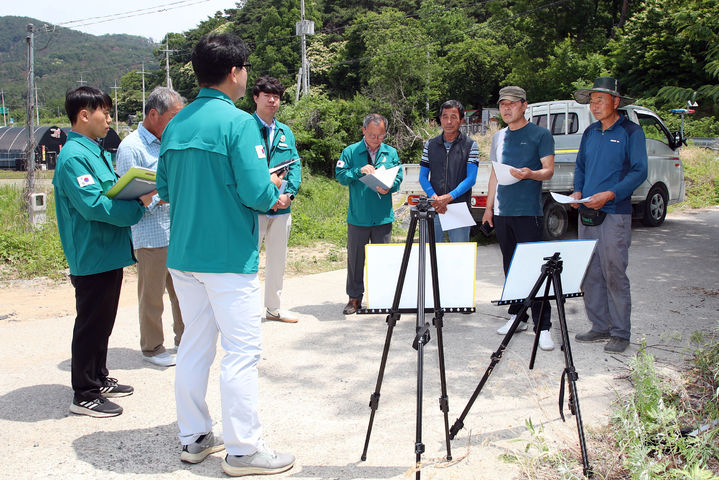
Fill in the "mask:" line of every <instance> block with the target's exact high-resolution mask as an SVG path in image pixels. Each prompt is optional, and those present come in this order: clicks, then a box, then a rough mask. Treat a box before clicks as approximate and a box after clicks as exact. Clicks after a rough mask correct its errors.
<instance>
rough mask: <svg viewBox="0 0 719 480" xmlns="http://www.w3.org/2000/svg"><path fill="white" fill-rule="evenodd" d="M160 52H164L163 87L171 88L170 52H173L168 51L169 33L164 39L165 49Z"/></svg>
mask: <svg viewBox="0 0 719 480" xmlns="http://www.w3.org/2000/svg"><path fill="white" fill-rule="evenodd" d="M160 51H161V52H165V86H167V88H172V79H171V78H170V52H174V51H175V50H170V34H169V33H168V34H167V36H166V37H165V49H164V50H160Z"/></svg>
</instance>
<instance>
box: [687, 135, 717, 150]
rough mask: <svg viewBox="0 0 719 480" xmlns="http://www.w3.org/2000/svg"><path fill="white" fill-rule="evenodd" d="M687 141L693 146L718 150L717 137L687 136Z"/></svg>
mask: <svg viewBox="0 0 719 480" xmlns="http://www.w3.org/2000/svg"><path fill="white" fill-rule="evenodd" d="M687 143H689V144H690V145H694V146H695V147H701V148H711V149H712V150H719V137H689V138H688V139H687Z"/></svg>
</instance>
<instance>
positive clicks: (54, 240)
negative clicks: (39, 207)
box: [0, 185, 67, 280]
mask: <svg viewBox="0 0 719 480" xmlns="http://www.w3.org/2000/svg"><path fill="white" fill-rule="evenodd" d="M22 193H23V190H22V188H20V187H17V186H12V185H4V186H0V222H1V224H2V229H0V266H1V268H0V279H1V280H10V279H15V278H34V277H50V278H53V279H58V278H62V277H63V275H64V273H65V269H66V268H67V262H66V261H65V256H64V255H63V252H62V246H61V245H60V235H59V234H58V232H57V227H56V224H57V222H56V220H55V201H54V196H53V195H52V193H50V194H48V196H47V222H46V223H45V225H43V226H41V227H39V228H36V229H31V228H29V227H28V216H27V211H26V210H25V206H24V204H23V201H22Z"/></svg>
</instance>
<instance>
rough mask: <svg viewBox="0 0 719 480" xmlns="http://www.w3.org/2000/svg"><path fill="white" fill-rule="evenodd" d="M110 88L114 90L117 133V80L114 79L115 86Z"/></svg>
mask: <svg viewBox="0 0 719 480" xmlns="http://www.w3.org/2000/svg"><path fill="white" fill-rule="evenodd" d="M110 88H112V89H113V90H115V102H114V103H115V131H116V132H118V133H119V132H120V126H119V124H118V123H117V90H118V89H119V88H120V87H118V86H117V80H115V86H114V87H110Z"/></svg>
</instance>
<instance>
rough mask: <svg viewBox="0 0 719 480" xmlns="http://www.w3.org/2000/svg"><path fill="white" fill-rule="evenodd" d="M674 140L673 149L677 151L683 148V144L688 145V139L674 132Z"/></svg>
mask: <svg viewBox="0 0 719 480" xmlns="http://www.w3.org/2000/svg"><path fill="white" fill-rule="evenodd" d="M673 135H674V138H673V139H672V149H673V150H675V149H677V148H679V147H681V146H682V144H684V145H686V144H687V140H686V138H682V134H681V133H680V132H674V134H673Z"/></svg>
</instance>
